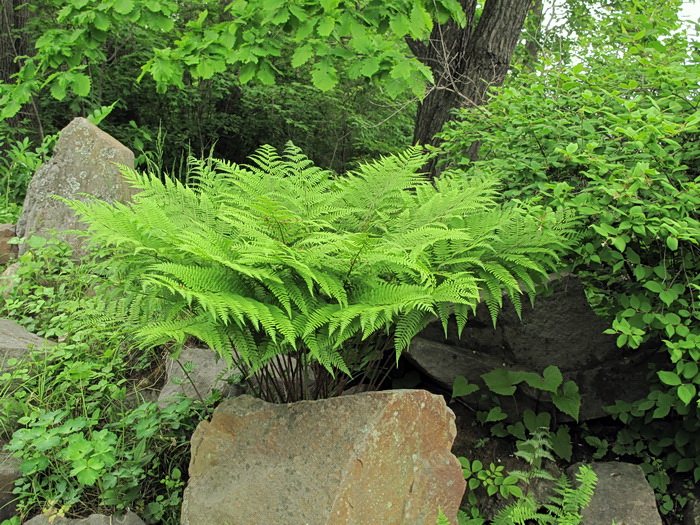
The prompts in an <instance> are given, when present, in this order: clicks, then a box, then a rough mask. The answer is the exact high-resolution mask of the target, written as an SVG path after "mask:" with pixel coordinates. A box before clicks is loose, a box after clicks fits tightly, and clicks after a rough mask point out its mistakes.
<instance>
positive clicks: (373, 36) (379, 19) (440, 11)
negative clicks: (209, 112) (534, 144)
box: [0, 0, 465, 118]
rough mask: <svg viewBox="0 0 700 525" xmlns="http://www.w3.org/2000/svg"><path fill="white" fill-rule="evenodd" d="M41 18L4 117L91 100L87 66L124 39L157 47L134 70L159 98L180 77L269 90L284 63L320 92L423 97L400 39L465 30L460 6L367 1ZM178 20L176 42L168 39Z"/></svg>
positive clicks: (425, 76)
mask: <svg viewBox="0 0 700 525" xmlns="http://www.w3.org/2000/svg"><path fill="white" fill-rule="evenodd" d="M51 7H53V6H51ZM44 13H45V15H48V16H55V22H54V24H53V25H52V27H51V28H49V29H47V30H45V31H44V33H43V35H42V36H41V37H40V38H38V39H37V41H36V50H35V54H34V56H32V57H29V58H25V61H24V66H23V67H22V69H21V71H20V73H19V74H18V75H17V80H19V82H18V83H17V84H15V85H14V86H9V85H7V86H5V90H4V93H0V107H2V111H1V112H0V118H7V117H11V116H13V115H14V114H16V113H17V112H18V111H19V109H20V108H21V105H22V104H24V103H26V102H27V101H29V99H30V97H31V95H32V93H33V92H34V91H35V90H37V89H40V88H42V87H45V86H46V87H48V88H49V89H50V93H51V96H52V97H54V98H55V99H57V100H63V99H64V98H65V97H66V96H68V95H69V94H75V95H77V96H80V97H85V96H87V95H89V94H90V93H91V88H92V77H91V76H90V75H89V74H88V72H89V71H86V66H87V65H90V64H99V63H105V62H107V49H106V48H107V46H106V45H105V44H106V43H107V42H108V41H109V38H110V35H115V34H123V35H128V34H129V32H131V33H132V35H133V33H136V34H137V35H139V36H141V37H144V38H149V39H150V40H152V41H153V43H154V44H155V45H154V47H153V48H151V49H148V50H147V51H146V52H145V53H144V54H145V56H144V55H143V54H142V55H141V56H139V57H138V61H137V62H136V64H135V65H136V66H137V67H138V66H142V69H143V71H142V74H141V77H143V76H144V75H145V74H148V75H150V76H151V77H152V79H153V80H154V81H155V83H156V86H157V89H158V92H159V93H164V92H165V90H166V89H167V88H168V87H169V86H174V87H177V88H180V89H182V88H184V87H185V77H186V76H187V77H191V78H192V79H194V80H195V81H201V82H206V81H208V80H210V79H212V78H214V77H215V76H217V75H220V74H222V73H228V72H234V73H235V74H237V76H238V79H239V81H240V82H241V84H246V83H247V82H250V81H252V80H254V81H256V82H258V83H260V84H262V85H270V84H273V83H274V82H275V78H276V77H277V76H278V74H279V67H280V65H281V64H280V62H282V61H284V62H286V63H287V64H291V66H292V67H294V68H298V67H301V66H304V65H305V64H307V63H311V65H312V66H311V70H310V77H311V80H312V82H313V84H314V86H316V87H317V88H318V89H321V90H323V91H328V90H330V89H332V88H334V87H335V86H336V85H337V83H338V80H339V77H340V76H341V75H342V76H346V78H349V79H351V80H356V79H376V80H379V81H381V82H382V84H383V85H384V87H385V89H386V90H387V92H388V93H389V94H390V95H392V96H396V95H398V94H400V93H402V92H404V91H406V90H407V89H409V90H411V91H413V92H414V93H415V94H416V95H419V94H422V93H423V91H424V88H425V84H426V81H428V80H432V76H431V73H430V70H429V69H428V68H427V67H426V66H424V65H423V64H421V63H420V62H419V61H418V60H417V59H415V58H412V57H410V54H409V53H408V49H407V44H406V42H405V39H406V38H413V39H418V40H425V39H427V38H428V36H429V35H430V32H431V30H432V28H433V25H434V23H435V22H438V23H442V22H445V21H447V20H448V19H450V18H452V19H454V20H457V21H458V22H459V23H461V24H462V25H464V23H465V15H464V11H463V9H462V7H461V6H460V4H459V2H457V1H456V0H439V1H437V2H428V1H424V0H420V1H413V2H405V1H403V0H396V1H392V2H388V3H387V2H379V1H377V0H372V1H370V2H367V3H365V4H363V5H362V6H361V7H359V6H357V5H356V4H354V3H352V2H347V1H345V0H342V1H330V2H320V3H319V2H308V1H302V2H295V3H293V4H291V5H286V4H285V5H279V4H276V3H273V2H248V1H236V2H232V3H230V4H228V5H223V4H221V3H219V2H212V1H205V2H198V3H196V4H178V3H176V2H172V1H171V0H119V1H116V2H107V3H102V4H95V3H94V2H84V1H82V0H65V1H61V2H57V3H56V4H55V8H53V9H46V8H45V11H44ZM176 21H178V22H180V23H179V24H178V28H177V29H178V31H177V33H176V38H175V37H170V38H168V37H169V35H170V34H171V33H175V32H174V31H173V29H174V26H175V24H176ZM271 33H274V34H275V38H270V37H269V36H270V34H271ZM290 46H291V47H292V50H293V51H292V52H291V56H290V52H289V49H290ZM339 66H342V68H343V69H342V71H339V70H338V67H339Z"/></svg>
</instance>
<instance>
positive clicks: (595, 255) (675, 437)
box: [443, 16, 700, 511]
mask: <svg viewBox="0 0 700 525" xmlns="http://www.w3.org/2000/svg"><path fill="white" fill-rule="evenodd" d="M627 30H628V33H629V34H630V35H633V36H628V37H624V38H622V39H618V42H617V45H616V46H615V48H614V49H613V48H611V47H600V46H598V47H594V49H595V50H594V51H592V54H591V55H589V56H588V57H586V60H587V62H586V63H580V64H577V65H576V66H574V67H572V68H570V69H568V70H564V71H557V70H555V69H553V68H551V67H549V68H548V67H547V66H545V67H543V68H541V70H540V71H538V72H536V73H533V74H532V75H525V74H523V75H521V76H520V77H518V80H517V82H515V83H513V84H511V85H510V86H509V87H507V88H505V89H503V90H502V91H501V92H500V93H499V94H498V96H497V97H495V98H494V100H493V103H492V105H490V106H489V108H488V112H489V118H488V119H484V118H483V116H482V115H479V116H478V117H477V116H476V114H474V113H469V112H464V113H462V117H463V120H462V121H460V122H454V123H453V124H452V125H451V126H450V127H449V128H448V129H447V130H446V131H445V132H444V134H443V137H444V138H445V140H446V143H445V150H446V151H447V152H448V162H449V163H450V164H452V165H456V166H460V167H462V168H465V169H467V170H468V171H469V172H470V173H487V174H491V173H498V174H499V175H500V176H501V178H502V180H503V181H505V182H506V184H507V188H506V189H505V190H504V195H505V196H508V197H512V198H523V199H530V201H531V202H538V203H541V204H545V205H547V206H553V207H555V208H558V209H569V210H572V209H573V210H576V211H577V212H578V213H579V214H581V215H582V216H583V217H584V218H585V219H586V222H585V228H584V229H583V230H582V233H583V237H582V242H581V243H580V244H579V246H578V248H577V249H576V257H574V258H572V259H571V260H570V261H569V263H570V267H571V268H572V269H573V270H575V271H576V272H577V273H578V274H579V275H580V276H581V277H582V278H583V279H584V280H585V282H586V285H587V288H588V296H589V300H590V302H591V304H592V306H593V307H594V308H595V309H596V310H597V311H598V312H599V313H600V314H601V315H603V316H605V317H606V318H607V319H608V320H609V321H610V324H611V327H610V330H609V333H613V334H617V336H618V338H617V342H618V345H619V346H620V347H627V348H638V347H640V346H642V345H645V346H651V347H652V348H653V347H660V348H662V350H663V351H665V353H666V355H667V359H666V364H665V365H663V366H662V368H661V369H658V368H657V369H655V372H656V376H657V377H656V380H652V384H651V393H650V394H649V396H648V397H647V398H646V399H643V400H640V401H638V402H636V403H621V402H619V403H618V404H617V405H616V406H615V407H614V408H613V409H611V413H612V414H614V415H615V417H618V418H620V420H621V421H622V422H623V423H625V424H626V425H629V427H630V428H629V429H625V432H627V433H628V432H632V434H633V435H636V436H638V437H642V438H643V439H644V441H645V442H646V445H645V448H646V447H647V446H648V449H647V450H646V454H647V458H653V457H658V456H662V457H664V458H665V460H664V461H665V465H666V467H667V468H669V469H672V470H675V471H677V472H680V473H685V472H692V473H693V476H694V480H695V482H697V481H700V449H699V448H698V447H699V446H700V444H699V443H698V442H697V440H694V439H690V438H689V437H688V436H690V435H695V434H696V433H697V432H698V431H700V411H699V409H698V389H699V388H700V366H699V364H700V352H699V351H698V348H700V323H699V322H698V320H700V302H699V300H698V290H700V251H698V241H699V240H700V216H699V215H698V209H699V208H698V205H699V204H700V178H699V175H700V165H699V164H698V159H700V147H699V146H698V141H697V133H698V123H700V114H698V112H697V100H698V95H699V93H698V81H700V72H699V71H698V68H697V65H696V63H697V52H696V51H692V52H689V51H688V50H687V42H686V40H685V39H684V38H683V35H682V33H676V34H675V36H672V37H671V36H668V35H666V36H664V38H663V41H661V40H660V39H659V37H660V36H663V33H664V28H660V27H658V26H656V25H655V24H654V23H652V22H651V21H650V20H649V19H646V18H643V17H639V16H637V17H633V16H630V17H629V21H628V27H627ZM474 140H479V141H480V142H481V160H479V161H478V162H475V163H468V162H466V161H464V157H463V155H462V152H464V151H466V150H467V148H468V147H469V146H470V145H471V143H472V142H473V141H474ZM621 439H623V440H626V442H629V439H630V436H629V435H625V436H622V437H621ZM632 439H633V440H634V439H636V438H632ZM620 448H624V447H620ZM637 452H639V451H637ZM662 510H663V509H662ZM665 510H666V511H668V509H665Z"/></svg>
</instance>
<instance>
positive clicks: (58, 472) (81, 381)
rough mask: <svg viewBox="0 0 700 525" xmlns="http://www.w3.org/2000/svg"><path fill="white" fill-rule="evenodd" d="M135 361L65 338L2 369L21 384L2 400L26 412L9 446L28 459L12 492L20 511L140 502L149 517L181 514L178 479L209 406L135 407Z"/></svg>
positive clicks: (112, 507) (60, 511)
mask: <svg viewBox="0 0 700 525" xmlns="http://www.w3.org/2000/svg"><path fill="white" fill-rule="evenodd" d="M129 368H130V367H129V366H128V364H127V363H126V362H125V357H124V356H121V355H119V354H115V355H113V356H108V355H106V354H99V353H95V352H94V351H91V350H90V347H89V346H88V345H86V344H79V343H61V344H59V345H55V346H52V347H50V349H46V350H41V351H35V352H34V353H33V354H32V355H31V356H30V357H29V359H28V360H27V361H25V362H24V363H22V364H20V365H19V366H17V367H16V368H14V369H12V370H11V371H9V372H5V373H4V374H3V376H2V378H3V380H5V381H8V383H7V384H10V385H15V386H14V387H11V388H10V389H9V391H8V392H4V393H3V396H2V401H3V405H5V404H7V403H8V402H10V403H12V402H14V404H13V406H12V408H13V413H14V414H13V415H14V416H15V417H16V416H17V415H19V416H20V417H18V418H16V419H15V418H14V417H13V420H14V421H13V423H15V422H16V424H19V425H21V428H19V429H17V430H16V431H15V432H14V433H13V434H12V437H11V439H10V442H9V445H8V446H7V447H6V449H7V450H9V451H10V452H12V453H13V455H14V456H16V457H18V458H20V459H21V464H20V471H21V473H22V477H21V478H20V479H19V480H18V481H17V483H16V488H15V490H14V493H15V494H16V495H17V496H18V498H19V512H20V514H21V515H22V516H23V517H28V516H30V515H32V514H34V513H36V512H38V511H42V512H44V513H45V514H49V515H60V516H63V515H65V516H82V515H86V514H90V513H91V512H101V511H103V510H108V511H110V512H114V511H117V512H118V511H124V510H126V509H128V508H134V509H137V511H138V512H139V514H141V515H142V516H143V517H144V518H145V519H147V520H149V522H151V523H154V522H157V523H166V522H167V523H173V524H174V523H179V520H178V519H177V516H178V514H179V506H180V503H181V500H180V498H181V493H182V488H183V485H184V483H183V482H182V481H179V480H180V478H181V472H182V470H184V469H185V468H186V464H187V461H188V460H189V454H188V452H189V451H188V447H187V440H188V439H189V436H190V434H191V432H192V431H193V430H194V427H195V426H196V424H197V423H198V422H199V420H200V419H201V417H202V407H197V406H196V404H195V403H194V402H193V401H192V400H189V399H181V400H180V401H179V402H178V403H174V404H171V405H169V406H168V407H166V408H164V409H163V410H159V409H158V407H157V405H156V403H154V402H144V403H141V404H138V405H137V406H135V404H136V403H135V401H136V399H134V398H133V392H132V391H133V385H132V384H130V381H129V380H128V378H127V377H126V376H125V374H126V373H127V372H128V371H129ZM18 379H19V380H20V381H18ZM17 412H20V414H17ZM21 413H24V415H21ZM11 417H12V416H11Z"/></svg>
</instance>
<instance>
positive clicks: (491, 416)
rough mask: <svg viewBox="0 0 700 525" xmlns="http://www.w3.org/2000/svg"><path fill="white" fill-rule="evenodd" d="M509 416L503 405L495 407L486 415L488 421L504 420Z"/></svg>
mask: <svg viewBox="0 0 700 525" xmlns="http://www.w3.org/2000/svg"><path fill="white" fill-rule="evenodd" d="M507 417H508V416H507V415H506V414H504V413H503V410H501V407H493V408H492V409H491V410H489V413H488V415H487V416H486V422H487V423H489V422H494V421H503V420H504V419H505V418H507Z"/></svg>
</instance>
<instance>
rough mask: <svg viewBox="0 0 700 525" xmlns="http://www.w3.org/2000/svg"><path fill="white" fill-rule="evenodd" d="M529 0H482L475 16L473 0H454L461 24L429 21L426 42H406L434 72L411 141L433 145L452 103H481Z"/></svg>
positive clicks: (498, 75) (500, 72) (500, 74)
mask: <svg viewBox="0 0 700 525" xmlns="http://www.w3.org/2000/svg"><path fill="white" fill-rule="evenodd" d="M532 1H533V0H486V4H485V5H484V8H483V11H482V13H481V16H480V17H479V20H478V21H475V11H476V1H475V0H460V3H461V4H462V7H463V8H464V12H465V13H466V15H467V25H466V27H465V28H460V27H458V26H457V24H455V23H454V22H453V21H449V22H447V23H445V24H443V25H440V26H436V27H435V29H434V30H433V33H432V35H431V38H430V41H429V42H428V43H427V44H426V43H422V42H416V41H410V42H409V46H410V47H411V50H412V51H413V52H414V54H415V55H416V57H417V58H418V59H419V60H420V61H421V62H423V63H424V64H425V65H427V66H429V67H430V68H431V69H432V71H433V76H434V78H435V85H434V86H433V88H432V89H431V91H430V92H429V93H428V95H427V96H426V97H425V99H423V102H422V103H421V104H420V106H419V108H418V115H417V118H416V127H415V129H414V135H413V141H414V143H416V144H431V145H436V144H437V143H438V141H437V139H435V134H436V133H438V132H439V131H440V130H441V129H442V126H443V124H444V123H445V122H447V121H448V120H449V119H450V117H451V114H452V110H453V109H454V108H462V107H476V106H480V105H482V104H484V103H485V102H486V99H487V97H488V89H489V87H490V86H498V85H501V84H502V83H503V80H504V79H505V76H506V73H507V72H508V67H509V65H510V61H511V58H512V57H513V52H514V50H515V46H516V45H517V43H518V41H519V39H520V35H521V31H522V29H523V25H524V23H525V17H526V15H527V13H528V11H529V10H530V7H531V5H532ZM474 154H475V152H474Z"/></svg>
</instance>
